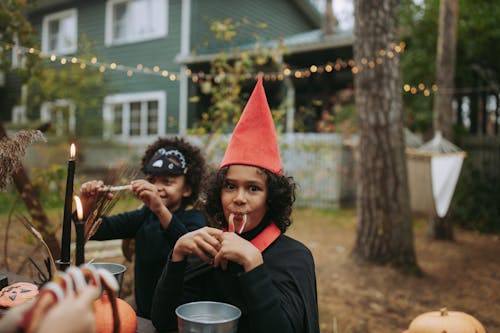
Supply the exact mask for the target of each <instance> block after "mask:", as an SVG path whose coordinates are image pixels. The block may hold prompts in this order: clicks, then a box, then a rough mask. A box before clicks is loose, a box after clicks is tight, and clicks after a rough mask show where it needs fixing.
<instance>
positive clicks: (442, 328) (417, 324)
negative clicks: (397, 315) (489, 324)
mask: <svg viewBox="0 0 500 333" xmlns="http://www.w3.org/2000/svg"><path fill="white" fill-rule="evenodd" d="M405 332H406V331H405ZM407 333H486V330H485V329H484V327H483V325H481V323H480V322H479V321H478V320H477V319H476V318H474V317H473V316H471V315H469V314H467V313H464V312H460V311H448V310H447V309H446V308H443V309H441V310H440V311H433V312H426V313H423V314H421V315H419V316H417V317H416V318H415V319H413V320H412V322H411V323H410V327H409V328H408V330H407Z"/></svg>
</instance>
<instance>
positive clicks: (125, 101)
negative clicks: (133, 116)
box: [103, 90, 167, 142]
mask: <svg viewBox="0 0 500 333" xmlns="http://www.w3.org/2000/svg"><path fill="white" fill-rule="evenodd" d="M151 101H157V102H158V128H157V132H156V133H154V134H148V133H147V130H148V124H147V109H146V105H147V103H148V102H151ZM136 102H140V103H141V124H140V132H141V133H140V135H134V136H131V135H130V104H131V103H136ZM116 104H122V105H123V109H122V112H123V113H122V124H121V125H122V130H121V134H120V135H114V134H113V127H114V118H113V117H114V114H113V106H114V105H116ZM166 119H167V94H166V92H165V91H163V90H160V91H148V92H139V93H128V94H116V95H109V96H107V97H106V98H105V99H104V106H103V121H104V132H103V137H104V139H116V140H118V141H124V142H125V141H126V142H130V141H133V142H149V141H151V139H154V138H157V137H158V136H164V135H165V133H166V128H165V127H166Z"/></svg>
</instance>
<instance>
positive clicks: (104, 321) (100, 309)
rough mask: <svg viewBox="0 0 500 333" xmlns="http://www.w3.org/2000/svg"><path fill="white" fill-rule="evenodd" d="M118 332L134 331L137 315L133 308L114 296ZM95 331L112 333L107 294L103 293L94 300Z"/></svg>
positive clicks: (110, 307)
mask: <svg viewBox="0 0 500 333" xmlns="http://www.w3.org/2000/svg"><path fill="white" fill-rule="evenodd" d="M116 305H117V309H118V318H119V320H120V329H119V332H120V333H135V332H136V331H137V315H136V314H135V311H134V309H132V307H131V306H130V305H129V304H128V303H127V302H125V301H124V300H122V299H120V298H116ZM94 315H95V324H96V325H95V326H96V333H113V327H114V326H113V324H114V319H113V307H112V304H111V300H110V299H109V296H108V295H107V294H103V295H102V296H101V297H100V298H99V299H98V300H96V301H95V302H94Z"/></svg>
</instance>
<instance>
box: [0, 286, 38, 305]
mask: <svg viewBox="0 0 500 333" xmlns="http://www.w3.org/2000/svg"><path fill="white" fill-rule="evenodd" d="M36 295H38V287H37V286H36V285H35V284H33V283H29V282H16V283H13V284H11V285H8V286H7V287H4V288H3V289H2V290H0V307H4V308H10V307H12V306H16V305H19V304H22V303H24V302H26V301H29V300H30V299H32V298H33V297H35V296H36Z"/></svg>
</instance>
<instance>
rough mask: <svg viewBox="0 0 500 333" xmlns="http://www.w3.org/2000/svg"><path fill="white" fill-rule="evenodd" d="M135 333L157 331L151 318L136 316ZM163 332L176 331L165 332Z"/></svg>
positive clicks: (152, 332)
mask: <svg viewBox="0 0 500 333" xmlns="http://www.w3.org/2000/svg"><path fill="white" fill-rule="evenodd" d="M137 333H159V332H158V331H157V330H156V328H155V327H154V326H153V323H152V322H151V320H149V319H146V318H142V317H137ZM165 333H177V331H172V332H165Z"/></svg>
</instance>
